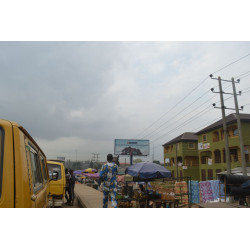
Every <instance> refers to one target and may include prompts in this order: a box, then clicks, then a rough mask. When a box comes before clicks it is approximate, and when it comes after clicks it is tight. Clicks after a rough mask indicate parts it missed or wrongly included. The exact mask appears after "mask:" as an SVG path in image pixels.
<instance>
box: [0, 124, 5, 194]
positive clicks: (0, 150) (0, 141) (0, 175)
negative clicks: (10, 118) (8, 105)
mask: <svg viewBox="0 0 250 250" xmlns="http://www.w3.org/2000/svg"><path fill="white" fill-rule="evenodd" d="M3 148H4V131H3V129H2V128H1V127H0V198H1V195H2V181H3Z"/></svg>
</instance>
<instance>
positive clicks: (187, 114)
mask: <svg viewBox="0 0 250 250" xmlns="http://www.w3.org/2000/svg"><path fill="white" fill-rule="evenodd" d="M213 98H215V96H213V97H212V98H209V99H208V100H206V101H205V102H204V103H203V104H201V105H200V106H199V108H201V107H202V106H203V105H205V104H207V102H208V101H210V100H211V99H213ZM195 110H197V109H195ZM195 110H191V111H190V112H189V113H187V114H186V115H184V116H182V117H181V118H179V119H178V120H175V121H173V122H172V123H171V124H169V125H168V126H171V125H172V124H174V123H176V122H178V121H179V120H181V119H183V118H185V117H186V116H188V115H189V114H190V113H192V112H193V111H195ZM180 113H182V111H181V112H180ZM180 113H178V114H180ZM178 114H177V115H178ZM167 122H168V121H167ZM167 122H165V124H166V123H167ZM164 129H165V127H164V128H163V129H161V130H160V131H158V132H157V133H155V134H154V135H153V136H155V135H157V134H159V133H160V132H161V131H162V130H164ZM153 132H155V131H153ZM151 134H152V133H151Z"/></svg>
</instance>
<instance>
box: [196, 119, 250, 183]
mask: <svg viewBox="0 0 250 250" xmlns="http://www.w3.org/2000/svg"><path fill="white" fill-rule="evenodd" d="M240 120H241V127H242V136H243V143H244V152H245V159H246V164H247V166H250V159H249V151H250V114H240ZM226 123H227V130H228V141H229V151H230V161H231V168H232V169H233V168H236V167H240V166H241V153H240V143H239V134H238V126H237V119H236V114H230V115H228V116H227V117H226ZM196 135H197V136H198V154H199V166H200V173H199V174H200V180H202V181H204V180H212V179H216V173H218V172H221V171H225V170H226V168H227V164H226V156H225V142H224V130H223V121H222V119H221V120H219V121H217V122H215V123H213V124H212V125H210V126H208V127H206V128H204V129H202V130H200V131H198V132H197V133H196Z"/></svg>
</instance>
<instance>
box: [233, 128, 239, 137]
mask: <svg viewBox="0 0 250 250" xmlns="http://www.w3.org/2000/svg"><path fill="white" fill-rule="evenodd" d="M233 136H239V130H238V128H235V129H233Z"/></svg>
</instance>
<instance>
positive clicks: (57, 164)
mask: <svg viewBox="0 0 250 250" xmlns="http://www.w3.org/2000/svg"><path fill="white" fill-rule="evenodd" d="M47 166H48V171H49V177H50V179H52V174H53V172H57V173H58V177H57V180H52V181H50V183H49V193H50V197H49V206H51V207H60V206H62V205H63V202H64V197H65V188H66V177H65V169H64V162H63V161H59V160H48V161H47Z"/></svg>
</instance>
